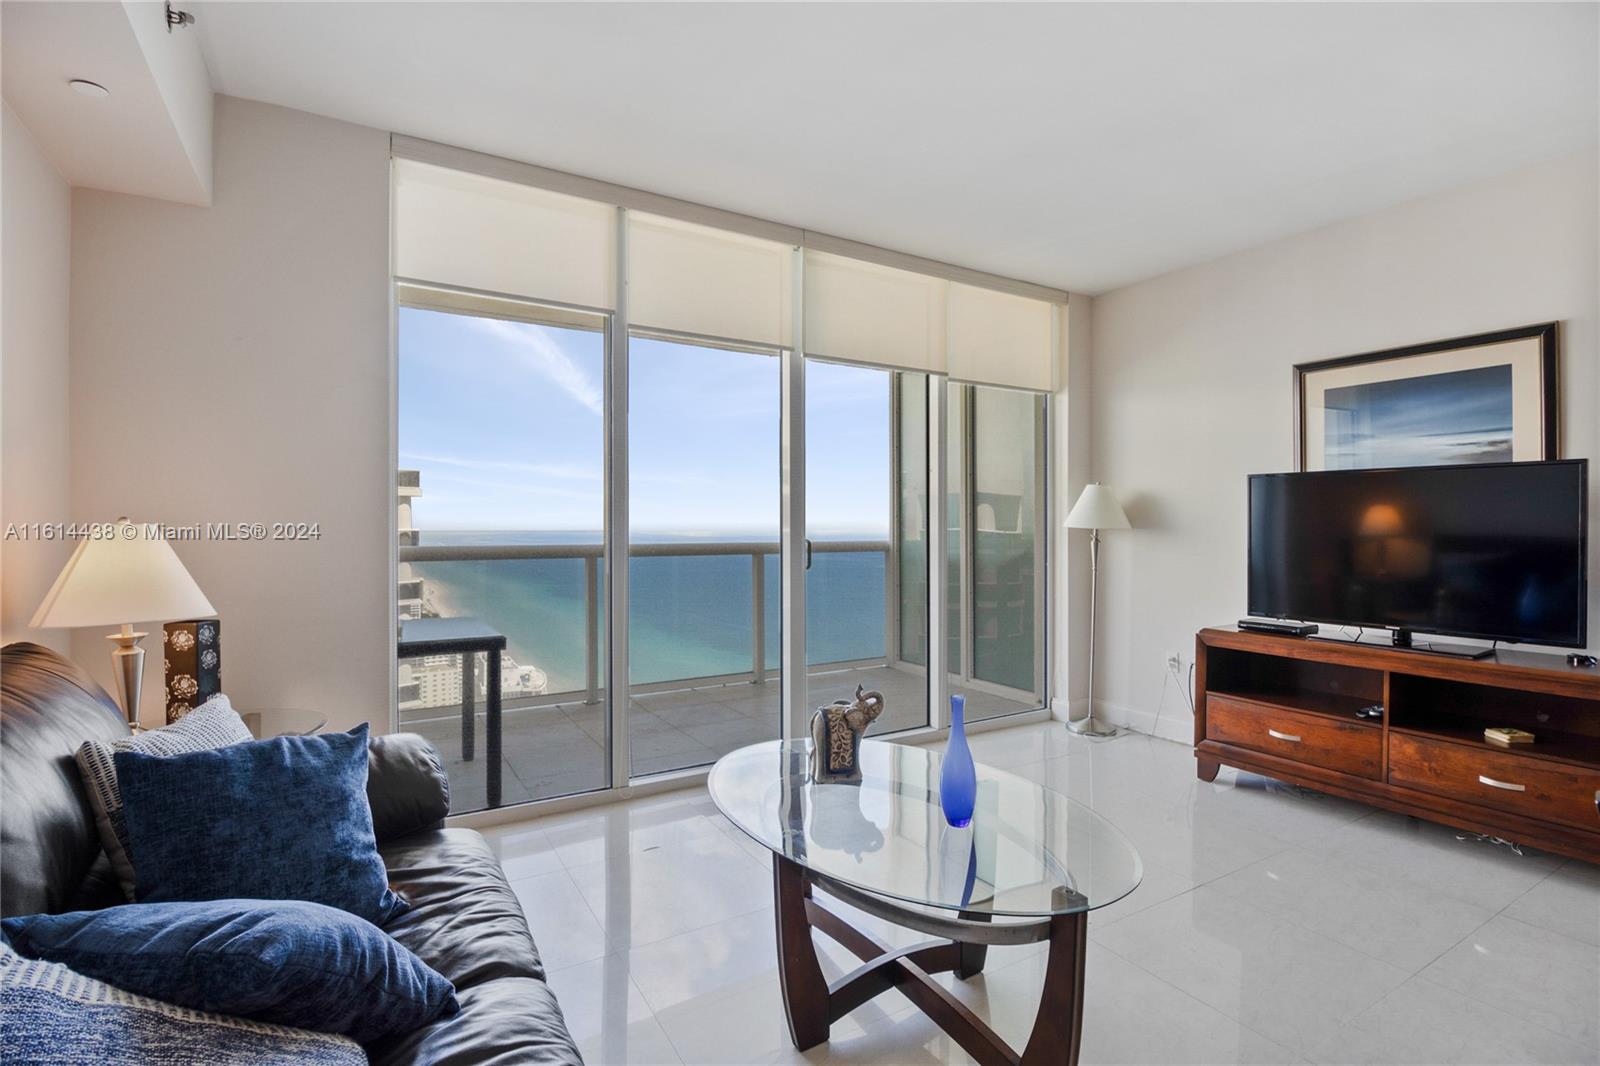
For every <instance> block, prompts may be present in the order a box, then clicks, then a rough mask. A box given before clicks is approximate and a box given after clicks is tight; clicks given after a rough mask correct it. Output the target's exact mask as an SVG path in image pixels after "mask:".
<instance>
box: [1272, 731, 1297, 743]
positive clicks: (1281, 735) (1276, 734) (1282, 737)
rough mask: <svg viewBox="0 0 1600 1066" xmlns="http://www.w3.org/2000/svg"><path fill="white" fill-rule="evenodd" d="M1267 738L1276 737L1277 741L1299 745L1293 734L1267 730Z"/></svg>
mask: <svg viewBox="0 0 1600 1066" xmlns="http://www.w3.org/2000/svg"><path fill="white" fill-rule="evenodd" d="M1267 736H1269V737H1277V738H1278V739H1279V740H1287V741H1288V742H1289V743H1291V744H1298V743H1300V738H1299V737H1297V736H1295V735H1294V734H1293V733H1280V732H1278V731H1277V730H1276V729H1269V730H1267Z"/></svg>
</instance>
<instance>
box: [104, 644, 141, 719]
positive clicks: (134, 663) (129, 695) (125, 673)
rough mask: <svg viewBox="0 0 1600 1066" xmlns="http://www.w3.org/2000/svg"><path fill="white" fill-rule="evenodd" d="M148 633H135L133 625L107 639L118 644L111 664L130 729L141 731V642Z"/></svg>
mask: <svg viewBox="0 0 1600 1066" xmlns="http://www.w3.org/2000/svg"><path fill="white" fill-rule="evenodd" d="M149 635H150V634H148V633H135V632H134V631H133V627H132V626H131V625H125V626H123V627H122V632H120V633H112V634H110V635H109V636H107V637H106V639H107V640H109V641H112V642H114V643H115V644H116V648H114V649H113V650H112V652H111V665H112V667H113V671H114V672H115V674H116V676H117V695H118V696H120V697H122V710H123V713H124V714H126V715H127V716H128V730H129V731H130V732H133V733H137V732H139V729H140V726H139V693H140V691H141V689H142V688H143V687H144V649H143V648H141V647H139V642H140V641H141V640H143V639H144V638H145V637H147V636H149Z"/></svg>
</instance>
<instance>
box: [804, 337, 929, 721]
mask: <svg viewBox="0 0 1600 1066" xmlns="http://www.w3.org/2000/svg"><path fill="white" fill-rule="evenodd" d="M927 395H928V382H927V375H926V374H920V373H914V372H906V371H895V370H886V369H878V368H874V367H860V366H850V365H846V364H841V363H830V362H825V361H822V360H817V359H808V360H807V361H806V382H805V399H806V461H805V481H806V484H805V493H806V538H807V542H808V545H809V549H810V551H809V565H808V567H807V569H806V629H805V636H806V663H807V676H806V690H807V701H808V702H807V709H808V710H811V709H814V708H816V707H819V706H822V705H824V704H828V703H832V702H833V701H835V700H838V699H849V698H852V697H853V696H854V694H855V692H856V690H857V689H858V688H861V689H865V690H867V691H874V692H879V693H881V694H882V695H883V697H884V711H883V714H882V715H881V716H880V717H879V719H878V720H877V721H876V722H874V723H873V724H872V727H871V728H870V729H869V732H870V733H873V734H882V733H892V732H898V731H900V730H905V729H915V728H918V727H921V726H926V725H927V724H928V680H927V677H928V675H927V658H926V642H927V611H928V578H927V574H928V569H927V567H928V561H927V551H926V544H927V514H928V507H927V483H928V462H927Z"/></svg>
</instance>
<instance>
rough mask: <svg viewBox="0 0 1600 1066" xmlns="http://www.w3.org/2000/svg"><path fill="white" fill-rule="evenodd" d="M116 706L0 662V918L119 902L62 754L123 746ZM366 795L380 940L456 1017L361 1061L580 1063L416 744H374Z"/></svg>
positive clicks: (58, 662) (493, 884)
mask: <svg viewBox="0 0 1600 1066" xmlns="http://www.w3.org/2000/svg"><path fill="white" fill-rule="evenodd" d="M127 732H128V727H127V725H126V724H125V722H124V720H123V718H122V715H121V713H120V712H119V711H118V709H117V705H116V703H115V702H114V701H113V700H112V699H111V697H110V696H108V695H107V694H106V692H105V691H104V690H103V689H102V688H100V686H99V685H98V684H96V683H95V682H94V681H93V680H92V679H91V678H90V677H89V676H88V675H87V674H85V673H84V672H83V671H81V670H79V669H78V668H77V667H75V666H74V665H72V664H71V663H70V662H68V661H66V660H65V659H63V658H61V657H60V656H58V655H56V654H55V653H54V652H52V651H50V650H48V649H46V648H43V647H40V646H39V645H36V644H11V645H8V646H6V647H5V648H4V649H3V650H0V913H3V914H4V915H5V916H7V917H9V916H12V915H18V914H33V913H37V912H40V911H49V912H52V913H59V912H62V911H68V910H85V909H92V908H98V907H105V906H112V905H114V904H118V903H122V902H125V900H124V899H123V898H122V895H121V892H120V891H119V890H118V888H117V886H116V881H115V879H114V878H113V877H112V874H111V867H110V864H109V862H108V861H107V860H106V858H105V855H104V853H103V852H102V849H101V847H100V839H99V837H98V836H97V835H96V832H95V825H94V818H93V815H92V814H91V813H90V810H89V806H88V802H87V800H86V799H85V796H84V792H83V786H82V784H81V783H80V781H79V778H78V770H77V765H76V764H75V763H74V761H73V757H72V755H73V752H74V751H76V750H77V747H78V745H79V744H81V743H82V742H83V741H84V740H86V739H88V738H90V737H97V738H101V739H106V740H111V739H115V738H117V737H120V736H124V735H126V734H127ZM368 765H369V773H368V780H367V795H368V798H369V799H370V800H371V802H372V817H373V824H374V828H375V829H376V831H377V837H378V846H379V851H380V852H381V854H382V855H383V861H384V862H385V864H387V866H388V870H389V881H390V883H391V884H392V885H393V886H394V888H395V889H396V890H397V891H399V892H401V893H402V894H404V896H405V897H406V899H408V900H409V901H410V902H411V909H410V910H409V911H407V912H406V913H405V914H403V915H401V916H400V917H399V918H397V919H396V920H395V921H394V922H392V923H390V925H389V926H388V927H387V930H388V932H389V933H391V934H392V935H393V936H394V937H395V939H397V940H398V941H400V943H402V944H404V945H405V946H406V947H408V948H410V949H411V950H412V951H413V952H415V953H416V954H417V955H418V956H419V957H421V958H422V959H423V961H425V962H426V963H427V964H428V965H429V966H432V967H433V968H434V969H435V970H438V971H439V972H440V973H442V974H444V976H446V977H447V978H449V979H450V980H451V981H452V982H454V984H455V986H456V995H457V998H458V999H459V1001H460V1003H461V1012H460V1013H459V1014H457V1015H456V1016H455V1017H453V1018H450V1019H447V1020H444V1021H440V1022H435V1023H434V1024H432V1025H429V1026H425V1027H424V1028H422V1029H419V1030H417V1031H416V1032H413V1033H411V1034H409V1035H407V1036H406V1037H404V1038H401V1039H390V1040H385V1041H382V1042H380V1043H376V1044H373V1045H371V1046H369V1047H367V1048H366V1051H367V1055H368V1057H369V1058H370V1059H371V1061H372V1062H374V1063H380V1064H390V1063H428V1064H438V1066H468V1064H479V1063H493V1064H500V1066H511V1064H518V1066H521V1064H525V1063H526V1064H539V1066H543V1064H581V1062H582V1059H581V1058H580V1057H579V1055H578V1051H577V1048H576V1047H575V1046H574V1044H573V1042H572V1038H571V1036H570V1035H569V1034H568V1033H567V1028H566V1023H565V1021H564V1020H563V1019H562V1016H561V1008H560V1007H559V1006H558V1005H557V1003H556V999H555V996H554V994H552V993H551V991H550V988H549V986H548V985H547V984H546V983H545V979H544V977H545V975H544V966H543V965H542V964H541V962H540V961H539V952H538V950H537V949H536V948H535V947H534V944H533V937H532V935H531V934H530V933H529V932H528V924H527V921H526V920H525V919H524V918H523V915H522V908H521V906H520V905H519V904H518V903H517V898H516V896H514V895H513V894H512V892H511V887H510V885H508V884H507V883H506V879H505V875H504V873H503V872H502V871H501V869H500V864H499V863H498V862H497V861H496V859H495V857H494V855H493V853H492V852H491V851H490V850H489V847H488V844H487V843H486V842H485V841H484V839H483V838H482V837H481V836H479V835H478V834H477V833H475V832H473V831H471V830H469V829H446V828H444V817H445V814H446V812H447V811H448V810H449V791H448V782H447V779H446V777H445V773H444V769H443V767H442V766H441V765H440V762H439V756H438V753H437V752H435V751H434V750H433V748H432V747H431V746H430V745H429V744H428V743H427V741H425V740H423V739H422V738H421V737H418V736H415V735H411V734H395V735H390V736H384V737H376V738H374V739H373V741H372V745H371V749H370V756H369V764H368Z"/></svg>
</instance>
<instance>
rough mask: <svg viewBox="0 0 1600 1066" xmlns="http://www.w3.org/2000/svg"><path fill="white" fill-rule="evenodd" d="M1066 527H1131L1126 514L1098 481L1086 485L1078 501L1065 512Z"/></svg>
mask: <svg viewBox="0 0 1600 1066" xmlns="http://www.w3.org/2000/svg"><path fill="white" fill-rule="evenodd" d="M1067 528H1068V529H1131V528H1132V526H1131V525H1130V524H1129V522H1128V515H1127V512H1125V511H1124V510H1123V509H1122V505H1121V504H1120V503H1118V502H1117V498H1116V497H1115V496H1113V495H1112V494H1111V490H1110V489H1108V488H1106V487H1105V486H1104V485H1102V484H1100V482H1098V481H1096V482H1095V483H1094V484H1092V485H1086V486H1085V487H1084V490H1083V492H1082V493H1081V494H1079V496H1078V502H1077V503H1075V504H1073V505H1072V510H1070V511H1068V512H1067Z"/></svg>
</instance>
